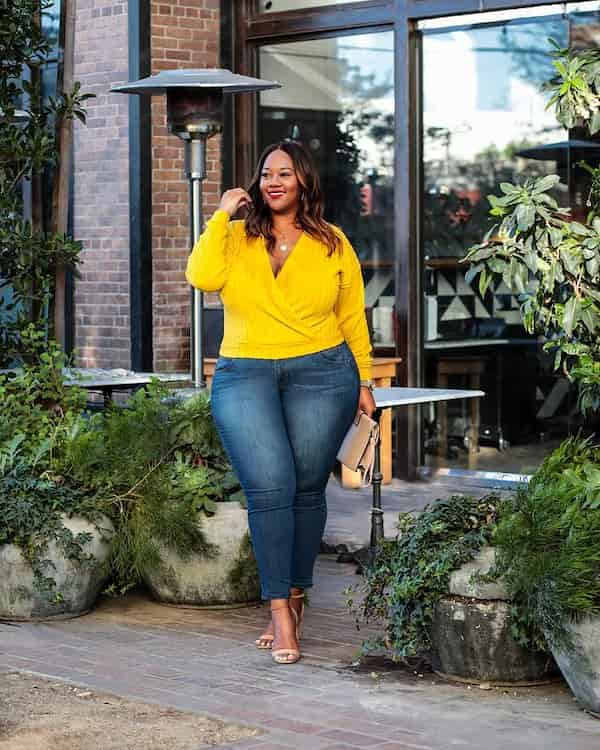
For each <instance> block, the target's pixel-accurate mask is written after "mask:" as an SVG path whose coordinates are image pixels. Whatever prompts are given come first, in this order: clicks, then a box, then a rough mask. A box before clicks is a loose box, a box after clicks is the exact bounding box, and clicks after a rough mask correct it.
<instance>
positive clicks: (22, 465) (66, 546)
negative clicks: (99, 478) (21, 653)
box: [0, 328, 112, 620]
mask: <svg viewBox="0 0 600 750" xmlns="http://www.w3.org/2000/svg"><path fill="white" fill-rule="evenodd" d="M25 334H26V337H27V338H28V340H29V341H30V343H31V341H32V340H37V338H39V337H42V335H41V334H37V333H36V331H35V328H30V329H28V330H27V331H26V332H25ZM36 337H37V338H36ZM36 359H37V364H33V365H27V364H25V365H24V366H23V367H22V369H21V370H19V371H17V372H11V373H5V374H0V618H6V619H12V620H31V619H48V618H53V617H73V616H77V615H80V614H82V613H84V612H86V611H87V610H89V609H90V608H91V607H92V605H93V604H94V602H95V600H96V598H97V596H98V594H99V592H100V589H101V588H102V586H103V584H104V582H105V580H106V577H107V572H108V570H107V567H106V563H107V559H108V555H109V540H110V536H111V534H112V525H111V523H110V521H109V520H108V519H107V518H106V516H105V515H104V514H103V513H102V510H101V508H100V507H99V506H98V505H97V503H95V501H94V498H93V494H92V493H91V492H90V490H89V488H87V487H86V486H85V485H84V484H82V483H80V482H77V481H75V480H73V479H72V478H70V477H68V475H65V474H64V473H62V472H61V470H60V467H59V464H60V456H61V454H62V453H63V451H64V449H65V445H66V443H67V442H68V441H69V440H70V439H71V438H72V436H73V435H74V434H75V433H76V432H77V431H78V430H80V429H82V428H83V424H84V416H83V413H82V408H83V405H84V404H85V395H84V394H83V392H81V391H79V390H78V389H75V388H72V389H69V390H67V389H65V387H64V386H63V383H62V367H63V365H64V363H65V358H64V355H63V354H62V352H61V351H60V350H59V349H58V348H57V347H56V346H53V347H51V348H50V349H49V350H48V351H45V352H43V353H41V354H39V355H37V357H36Z"/></svg>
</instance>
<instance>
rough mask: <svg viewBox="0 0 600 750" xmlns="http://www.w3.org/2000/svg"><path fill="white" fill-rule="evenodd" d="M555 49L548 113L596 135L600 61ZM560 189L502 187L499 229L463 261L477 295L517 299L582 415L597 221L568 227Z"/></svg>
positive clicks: (590, 385)
mask: <svg viewBox="0 0 600 750" xmlns="http://www.w3.org/2000/svg"><path fill="white" fill-rule="evenodd" d="M553 45H554V47H555V52H554V56H555V57H556V60H555V61H554V65H555V67H556V70H557V73H558V74H559V75H558V77H557V78H555V79H553V80H552V81H550V82H548V83H547V84H546V85H545V88H549V89H551V90H552V92H553V96H552V97H551V99H550V102H549V104H548V106H552V105H555V107H556V115H557V119H558V120H559V122H560V123H561V124H562V125H564V126H565V127H573V125H574V124H575V123H576V122H579V121H581V122H583V123H584V124H586V125H587V126H588V127H589V128H590V129H591V131H592V132H596V131H597V130H598V129H600V113H599V112H598V108H599V105H600V98H599V97H598V86H599V84H600V53H598V51H597V50H591V51H586V52H583V53H578V54H577V55H574V54H572V53H570V52H569V51H568V50H564V49H561V48H560V47H559V46H558V45H557V44H556V43H555V42H553ZM592 171H593V170H592ZM559 181H560V178H559V177H558V175H548V176H546V177H542V178H539V179H529V180H526V181H525V183H524V184H523V185H513V184H511V183H502V184H501V185H500V190H501V191H502V195H501V196H495V195H490V196H488V200H489V202H490V205H491V211H490V214H491V215H492V216H493V217H495V218H496V219H500V223H499V224H496V225H495V226H493V227H492V228H491V229H490V230H489V232H488V233H487V234H486V235H485V237H484V239H483V241H482V242H481V243H478V244H476V245H474V246H473V247H471V248H469V250H468V252H467V255H466V256H465V258H464V260H465V261H467V262H468V263H470V264H471V268H470V269H469V271H468V273H467V275H466V276H467V279H468V280H469V281H471V280H473V279H474V278H475V277H476V276H477V275H479V290H480V293H481V294H484V293H485V291H486V290H487V289H488V287H489V285H490V283H491V281H492V279H494V278H496V279H500V278H501V279H502V280H503V281H504V283H505V284H506V285H507V286H508V287H509V288H510V289H511V290H513V291H514V292H515V293H517V294H518V295H519V301H520V303H521V315H522V319H523V325H524V326H525V328H526V330H527V331H528V332H529V333H534V332H535V333H538V334H540V335H542V336H544V337H545V338H546V339H547V341H546V343H545V344H544V349H545V350H546V351H553V352H554V366H555V369H559V368H562V371H563V373H564V374H565V375H566V376H567V377H569V378H570V379H571V380H573V381H575V382H578V383H580V384H582V385H583V386H584V387H583V388H582V390H580V396H579V408H580V410H582V411H583V412H587V411H589V410H591V409H593V408H594V406H595V405H596V404H598V403H599V402H600V377H599V373H598V370H597V368H596V366H595V365H596V363H599V362H600V216H596V215H595V212H594V210H592V211H591V212H590V215H589V217H588V223H587V224H585V225H584V224H581V223H579V222H576V221H570V211H569V210H568V209H564V208H559V206H558V204H557V202H556V200H555V199H554V198H553V197H552V195H551V194H550V192H551V191H552V189H553V188H555V187H556V185H557V184H558V182H559ZM592 187H593V186H592ZM592 205H593V204H592Z"/></svg>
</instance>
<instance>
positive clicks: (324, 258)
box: [186, 142, 375, 664]
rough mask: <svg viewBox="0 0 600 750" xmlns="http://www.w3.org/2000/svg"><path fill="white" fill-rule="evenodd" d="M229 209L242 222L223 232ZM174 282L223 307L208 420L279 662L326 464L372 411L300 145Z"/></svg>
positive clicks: (271, 169)
mask: <svg viewBox="0 0 600 750" xmlns="http://www.w3.org/2000/svg"><path fill="white" fill-rule="evenodd" d="M241 207H245V208H246V209H247V216H246V220H245V221H230V219H231V217H232V216H233V215H234V214H235V213H236V212H237V211H238V209H240V208H241ZM186 278H187V280H188V281H189V283H190V284H192V285H193V286H195V287H197V288H199V289H203V290H204V291H207V292H212V291H219V292H220V295H221V299H222V300H223V305H224V310H225V333H224V336H223V341H222V344H221V348H220V352H219V354H220V356H219V359H218V360H217V364H216V367H215V374H214V379H213V383H212V388H211V410H212V414H213V417H214V420H215V423H216V426H217V429H218V431H219V434H220V436H221V439H222V441H223V445H224V447H225V450H226V452H227V454H228V456H229V458H230V460H231V463H232V466H233V468H234V470H235V473H236V475H237V477H238V479H239V481H240V484H241V486H242V488H243V490H244V493H245V495H246V498H247V501H248V520H249V525H250V532H251V535H252V542H253V546H254V551H255V554H256V559H257V562H258V569H259V574H260V580H261V589H262V596H263V599H267V600H270V602H271V623H270V625H269V627H268V629H267V631H266V632H265V633H264V635H262V636H261V637H260V638H259V639H258V641H257V645H258V647H259V648H272V656H273V659H274V661H276V662H277V663H279V664H292V663H294V662H296V661H298V659H299V658H300V651H299V645H298V639H299V632H300V624H301V620H302V617H303V612H304V606H303V605H304V599H303V596H304V590H305V589H306V588H308V587H309V586H312V583H313V567H314V563H315V559H316V556H317V554H318V552H319V547H320V543H321V537H322V535H323V531H324V528H325V520H326V516H327V509H326V504H325V487H326V485H327V481H328V478H329V475H330V472H331V469H332V467H333V465H334V461H335V456H336V453H337V451H338V449H339V446H340V445H341V442H342V440H343V438H344V435H345V434H346V432H347V430H348V429H349V427H350V424H351V423H352V420H353V418H354V417H355V415H356V414H357V411H361V410H363V411H365V412H366V413H367V414H369V415H371V414H372V413H373V411H374V410H375V402H374V400H373V395H372V384H371V380H370V378H371V345H370V341H369V334H368V328H367V322H366V318H365V311H364V287H363V282H362V276H361V270H360V264H359V261H358V258H357V257H356V254H355V252H354V250H353V249H352V247H351V245H350V243H349V242H348V240H347V239H346V237H345V236H344V234H343V233H342V232H341V231H340V230H339V229H337V228H336V227H333V226H332V225H330V224H328V223H327V222H326V221H325V220H324V219H323V198H322V193H321V189H320V185H319V178H318V174H317V171H316V168H315V166H314V164H313V162H312V159H311V157H310V155H309V153H308V152H307V151H305V149H304V148H303V147H302V146H300V145H299V144H297V143H293V142H283V143H277V144H274V145H272V146H269V147H268V148H267V149H266V150H265V151H264V153H263V154H262V156H261V158H260V161H259V165H258V169H257V171H256V174H255V176H254V178H253V180H252V183H251V185H250V187H249V188H248V192H246V191H245V190H243V189H242V188H235V189H233V190H228V191H227V192H225V193H224V194H223V196H222V198H221V203H220V205H219V209H218V210H217V211H216V212H215V213H214V214H213V216H212V218H211V219H210V221H209V222H208V223H207V226H206V230H205V231H204V233H203V235H202V236H201V237H200V239H199V240H198V242H197V243H196V245H195V246H194V248H193V251H192V253H191V255H190V257H189V261H188V265H187V271H186Z"/></svg>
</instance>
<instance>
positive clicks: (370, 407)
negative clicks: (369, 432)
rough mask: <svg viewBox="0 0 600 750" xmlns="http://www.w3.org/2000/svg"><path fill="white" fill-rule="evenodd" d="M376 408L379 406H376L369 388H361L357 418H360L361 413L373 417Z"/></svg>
mask: <svg viewBox="0 0 600 750" xmlns="http://www.w3.org/2000/svg"><path fill="white" fill-rule="evenodd" d="M376 408H377V405H376V404H375V399H374V398H373V394H372V393H371V391H370V390H369V388H365V387H363V386H361V389H360V397H359V399H358V409H357V411H356V416H357V417H358V415H359V414H360V413H361V411H364V412H366V413H367V415H368V416H369V417H372V416H373V413H374V411H375V409H376Z"/></svg>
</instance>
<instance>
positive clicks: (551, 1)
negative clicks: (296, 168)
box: [224, 0, 562, 479]
mask: <svg viewBox="0 0 600 750" xmlns="http://www.w3.org/2000/svg"><path fill="white" fill-rule="evenodd" d="M300 4H301V3H300ZM226 5H230V4H227V3H226ZM232 5H234V6H235V7H234V9H232V10H231V13H230V17H229V24H230V36H231V37H232V38H233V39H234V43H233V56H232V59H233V62H234V70H235V71H236V72H238V73H242V74H245V75H255V74H256V72H257V71H256V50H257V48H258V46H259V45H260V44H264V43H266V42H271V43H275V42H277V43H280V42H289V41H300V40H304V39H314V38H316V37H323V36H333V35H339V34H341V33H348V32H350V33H351V32H354V31H357V32H360V31H365V30H376V29H382V28H390V29H391V28H393V29H394V33H395V100H396V141H395V165H396V167H395V183H394V191H395V193H394V194H395V240H394V242H395V248H396V252H395V264H394V275H395V282H396V287H395V288H396V315H397V321H396V322H397V327H398V340H397V341H396V355H397V356H399V357H401V358H402V362H401V364H400V366H399V368H398V385H400V386H407V387H417V386H420V385H422V378H423V374H422V367H423V343H422V337H421V327H422V288H421V287H422V283H421V275H422V269H421V258H420V242H419V240H420V232H421V223H422V216H421V207H420V200H419V196H420V194H421V192H420V191H419V187H420V185H421V184H422V174H423V169H422V154H421V138H420V135H421V127H422V126H421V116H420V112H421V101H422V97H421V59H420V43H419V32H418V30H417V24H418V22H419V21H421V20H425V19H432V18H441V17H444V16H456V15H461V14H477V13H485V12H489V11H499V10H510V9H517V8H527V7H531V8H535V7H536V6H540V5H562V2H561V0H369V1H368V2H355V3H352V2H350V3H348V4H347V5H346V4H345V5H335V6H325V7H322V8H309V9H299V10H294V11H285V12H281V13H264V14H258V13H257V12H256V8H257V5H256V2H255V1H253V0H240V1H239V2H238V3H235V4H232ZM224 33H226V32H224ZM249 100H250V98H248V99H244V100H243V101H240V104H239V107H238V108H237V110H236V112H234V113H232V115H231V116H232V118H233V120H234V122H230V123H227V125H226V129H227V130H230V131H231V132H233V129H234V128H235V132H236V134H237V135H236V140H235V148H236V158H235V166H234V171H233V173H232V177H233V180H234V181H235V182H236V183H238V184H245V183H246V182H247V181H248V178H249V176H250V175H249V169H250V165H251V164H252V163H253V162H254V160H255V158H256V156H257V154H256V153H252V146H253V143H254V144H255V143H256V139H255V138H253V134H254V132H255V129H256V104H255V103H254V102H250V101H249ZM241 143H243V144H244V145H243V146H240V144H241ZM406 217H409V220H408V221H406ZM394 421H395V427H396V436H397V442H398V444H399V445H402V446H403V450H398V456H397V461H396V467H395V469H396V471H395V474H396V475H397V476H399V477H402V478H405V479H414V478H416V474H417V467H418V466H419V464H420V463H421V460H420V459H421V455H420V454H421V434H420V429H421V426H420V425H421V420H420V419H418V407H409V408H406V409H399V410H397V411H396V415H395V417H394Z"/></svg>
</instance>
